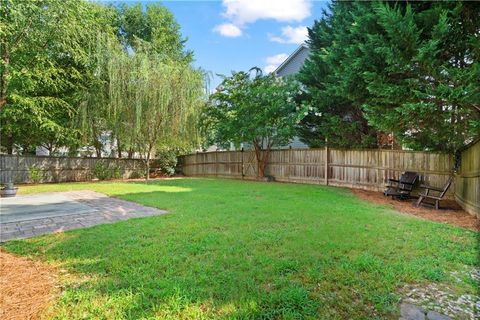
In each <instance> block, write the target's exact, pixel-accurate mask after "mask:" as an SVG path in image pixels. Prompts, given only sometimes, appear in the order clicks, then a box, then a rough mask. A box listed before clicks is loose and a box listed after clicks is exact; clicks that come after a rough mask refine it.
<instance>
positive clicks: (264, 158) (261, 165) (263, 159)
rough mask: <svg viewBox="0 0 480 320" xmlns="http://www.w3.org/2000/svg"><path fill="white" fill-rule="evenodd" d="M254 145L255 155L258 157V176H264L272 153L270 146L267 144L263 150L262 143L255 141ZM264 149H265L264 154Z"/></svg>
mask: <svg viewBox="0 0 480 320" xmlns="http://www.w3.org/2000/svg"><path fill="white" fill-rule="evenodd" d="M253 146H254V148H255V157H256V159H257V177H258V178H264V177H265V169H266V167H267V163H268V158H269V154H270V146H267V149H266V150H262V145H260V144H259V143H258V142H257V141H253ZM262 151H264V152H263V154H262Z"/></svg>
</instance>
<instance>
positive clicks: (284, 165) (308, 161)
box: [180, 148, 454, 199]
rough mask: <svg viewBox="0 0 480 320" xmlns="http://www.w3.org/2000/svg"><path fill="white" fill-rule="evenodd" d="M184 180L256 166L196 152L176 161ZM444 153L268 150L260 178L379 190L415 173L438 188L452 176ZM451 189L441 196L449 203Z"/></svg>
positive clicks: (225, 154) (242, 157)
mask: <svg viewBox="0 0 480 320" xmlns="http://www.w3.org/2000/svg"><path fill="white" fill-rule="evenodd" d="M180 166H181V168H182V171H183V173H184V174H185V175H187V176H219V177H235V178H243V179H253V178H255V177H256V175H257V162H256V158H255V153H254V152H253V151H222V152H207V153H197V154H191V155H186V156H182V157H180ZM453 167H454V159H453V156H452V155H450V154H445V153H431V152H415V151H402V150H380V149H373V150H342V149H330V148H325V149H289V150H273V151H272V152H271V154H270V160H269V163H268V165H267V168H266V174H267V175H270V176H273V177H274V178H275V180H276V181H283V182H296V183H310V184H323V185H332V186H340V187H351V188H360V189H367V190H375V191H381V190H383V189H384V187H385V184H386V183H387V182H388V179H389V178H394V179H398V178H399V176H400V174H401V173H402V172H403V171H416V172H418V173H419V174H420V182H421V183H427V184H431V185H436V186H443V184H444V183H445V182H446V181H447V179H448V177H449V176H451V175H452V174H453V171H452V170H453ZM453 190H454V188H451V189H450V190H449V192H448V193H447V197H449V198H450V199H453V194H454V191H453Z"/></svg>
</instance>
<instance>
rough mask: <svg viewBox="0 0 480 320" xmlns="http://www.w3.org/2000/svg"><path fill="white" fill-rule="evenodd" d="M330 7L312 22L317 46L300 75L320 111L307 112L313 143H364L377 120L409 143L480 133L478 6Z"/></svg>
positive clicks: (427, 144)
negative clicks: (326, 12)
mask: <svg viewBox="0 0 480 320" xmlns="http://www.w3.org/2000/svg"><path fill="white" fill-rule="evenodd" d="M329 9H330V10H329V11H330V13H328V14H325V15H324V17H323V18H322V19H321V20H319V21H316V22H315V25H314V26H313V28H312V29H310V30H309V36H310V40H309V43H310V46H311V49H312V54H311V56H310V58H309V59H308V60H307V62H306V64H305V66H304V68H303V69H302V70H301V72H300V75H299V79H300V80H301V81H302V82H303V83H304V85H305V89H306V90H305V91H306V93H307V94H306V99H307V100H308V101H309V103H310V104H311V105H312V106H314V107H315V108H317V110H318V112H321V113H322V116H321V117H313V115H309V116H308V117H307V118H306V119H305V121H304V126H303V128H302V130H301V131H300V134H301V136H302V137H303V139H304V140H305V141H306V142H307V143H309V144H310V145H321V142H322V141H323V140H324V139H325V138H328V139H329V141H331V144H332V145H338V146H350V147H352V146H365V145H368V143H367V144H365V143H362V142H364V141H370V142H372V140H371V139H366V137H368V138H373V137H374V135H375V134H374V132H375V131H374V130H372V128H371V127H373V128H375V130H379V131H381V132H388V133H390V132H392V133H394V136H395V137H396V139H398V140H399V142H400V143H402V144H403V145H404V146H406V147H409V148H412V149H418V150H441V151H453V150H456V149H457V148H458V147H459V146H461V145H463V144H464V143H466V142H468V141H469V140H471V139H472V138H473V137H475V136H477V135H478V134H479V132H480V108H479V101H480V82H479V81H480V66H479V52H480V37H478V34H479V30H480V19H478V17H479V16H480V6H479V5H478V4H476V3H466V2H414V3H405V2H362V3H346V2H333V3H332V4H331V6H330V8H329ZM353 115H354V116H353ZM352 120H355V121H352ZM370 126H371V127H370ZM371 145H373V143H372V144H370V146H371Z"/></svg>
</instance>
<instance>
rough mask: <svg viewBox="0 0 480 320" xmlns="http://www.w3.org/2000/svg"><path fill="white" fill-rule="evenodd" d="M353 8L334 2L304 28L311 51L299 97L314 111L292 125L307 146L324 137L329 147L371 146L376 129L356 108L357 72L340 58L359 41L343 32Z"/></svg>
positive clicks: (361, 92)
mask: <svg viewBox="0 0 480 320" xmlns="http://www.w3.org/2000/svg"><path fill="white" fill-rule="evenodd" d="M358 6H362V4H358ZM354 8H356V5H355V4H354V3H350V2H334V3H333V4H331V5H330V8H329V11H330V12H331V13H327V12H324V16H323V18H322V19H320V20H318V21H315V23H314V25H313V27H312V28H309V30H308V32H309V40H308V44H309V46H310V50H311V54H310V56H309V58H308V59H307V60H306V62H305V64H304V66H303V68H302V69H301V70H300V72H299V74H298V75H297V78H298V79H299V81H300V82H302V84H303V85H304V91H305V92H304V94H303V95H302V96H301V99H302V101H303V102H304V103H305V104H308V105H310V106H311V107H313V108H314V109H315V110H316V113H310V114H309V115H307V116H306V117H305V118H304V119H303V121H302V124H301V126H299V129H298V134H299V136H300V139H301V141H303V142H304V143H306V144H307V145H309V146H310V147H322V146H324V145H325V141H327V139H328V144H329V145H330V146H334V147H343V148H352V147H354V148H358V147H376V146H377V140H376V137H377V130H375V129H374V128H373V127H372V126H371V125H369V124H368V122H367V119H366V118H365V116H364V113H363V111H362V109H361V107H362V103H363V102H362V101H363V99H364V95H365V93H364V92H365V89H364V87H365V84H363V80H362V78H361V73H357V72H355V71H356V70H355V69H354V68H353V67H354V64H353V65H352V64H347V63H345V62H344V60H345V59H346V58H347V57H350V56H355V55H356V54H358V52H357V51H349V50H351V47H352V46H353V45H354V44H355V43H357V42H359V41H361V39H359V38H358V37H357V36H355V35H352V34H350V33H349V28H350V26H351V24H352V23H353V13H352V10H353V9H354ZM359 11H362V10H359ZM361 67H363V66H361ZM318 114H321V116H320V117H319V116H318Z"/></svg>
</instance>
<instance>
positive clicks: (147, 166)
mask: <svg viewBox="0 0 480 320" xmlns="http://www.w3.org/2000/svg"><path fill="white" fill-rule="evenodd" d="M145 168H146V169H145V171H146V172H145V180H146V181H148V180H150V151H149V152H148V153H147V159H146V161H145Z"/></svg>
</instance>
